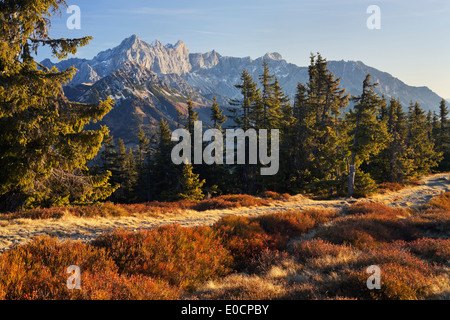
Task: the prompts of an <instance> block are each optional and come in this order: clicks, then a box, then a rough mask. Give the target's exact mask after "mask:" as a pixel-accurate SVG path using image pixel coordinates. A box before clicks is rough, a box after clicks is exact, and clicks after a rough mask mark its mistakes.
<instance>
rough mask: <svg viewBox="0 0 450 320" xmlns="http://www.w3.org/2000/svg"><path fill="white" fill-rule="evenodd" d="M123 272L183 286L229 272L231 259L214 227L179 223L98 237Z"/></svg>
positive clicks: (99, 242)
mask: <svg viewBox="0 0 450 320" xmlns="http://www.w3.org/2000/svg"><path fill="white" fill-rule="evenodd" d="M93 245H94V246H96V247H100V248H105V249H106V251H107V253H108V255H109V256H110V257H111V258H112V259H113V260H114V261H115V262H116V264H117V266H118V268H119V271H120V272H121V273H125V274H129V275H133V274H141V275H146V276H151V277H153V278H158V279H163V280H166V281H168V282H169V283H170V284H172V285H175V286H179V287H182V288H187V289H190V288H193V287H194V286H195V285H197V284H199V283H201V282H203V281H205V280H208V279H211V278H215V277H219V276H223V275H224V274H226V273H227V272H228V271H229V266H230V265H231V262H232V258H231V256H230V254H229V252H228V251H227V250H226V249H225V248H224V247H223V246H222V245H221V244H220V241H219V239H218V238H217V236H216V234H215V232H213V230H212V229H211V228H206V227H205V228H183V227H180V226H179V225H176V224H175V225H170V226H164V227H159V228H156V229H152V230H140V231H138V232H130V231H115V232H113V233H109V234H106V235H102V236H100V237H99V238H97V239H96V240H95V241H94V242H93Z"/></svg>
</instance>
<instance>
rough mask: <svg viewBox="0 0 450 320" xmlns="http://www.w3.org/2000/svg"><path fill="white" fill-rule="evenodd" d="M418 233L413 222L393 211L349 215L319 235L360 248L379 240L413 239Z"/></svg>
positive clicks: (321, 231)
mask: <svg viewBox="0 0 450 320" xmlns="http://www.w3.org/2000/svg"><path fill="white" fill-rule="evenodd" d="M417 234H418V231H417V229H416V228H415V227H414V226H413V224H412V223H410V222H409V221H408V220H406V219H402V218H401V217H399V216H397V215H396V214H395V213H394V212H392V211H387V212H385V213H367V214H366V215H357V216H347V217H345V218H340V219H337V220H336V221H335V223H334V224H333V225H332V226H330V227H328V228H326V229H323V230H319V232H318V236H319V237H321V238H323V239H326V240H328V241H330V242H332V243H335V244H345V243H347V244H352V245H354V246H357V247H359V248H365V247H367V246H369V247H370V246H374V245H377V242H392V241H396V240H406V241H411V240H413V239H415V238H417Z"/></svg>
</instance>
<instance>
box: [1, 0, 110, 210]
mask: <svg viewBox="0 0 450 320" xmlns="http://www.w3.org/2000/svg"><path fill="white" fill-rule="evenodd" d="M65 7H66V3H65V1H63V0H23V1H13V0H5V1H0V12H1V14H0V25H1V28H0V39H1V41H0V154H1V156H0V167H1V168H2V172H1V173H0V207H2V208H3V209H14V208H16V207H18V206H22V205H26V206H27V205H28V206H39V205H53V204H59V205H60V204H64V203H67V202H70V201H72V202H89V201H96V200H98V199H101V198H104V197H106V196H108V195H109V194H110V193H111V192H112V189H111V188H110V186H109V184H108V174H105V175H103V176H90V175H89V170H88V168H87V166H86V163H87V161H88V160H90V159H92V158H93V157H94V156H95V155H96V154H97V152H98V151H99V149H100V146H101V143H102V141H103V138H104V137H105V136H106V135H107V133H108V129H107V128H106V127H101V129H99V130H85V126H86V125H87V124H89V123H92V122H95V121H97V120H100V119H102V117H103V116H105V115H106V114H107V113H108V112H109V111H110V110H111V108H112V101H111V100H107V101H105V102H101V103H99V104H81V103H74V102H69V101H68V100H67V99H66V98H65V96H64V93H63V90H62V85H63V84H65V83H67V82H68V81H70V79H71V78H72V77H73V75H74V73H75V69H74V68H73V67H72V68H69V69H67V70H64V71H59V70H57V69H56V68H53V69H51V70H49V69H47V68H45V67H44V66H42V65H40V64H39V63H38V62H36V61H34V58H33V53H36V52H37V51H38V49H39V48H40V46H43V45H46V46H49V47H50V49H51V51H52V53H53V56H54V57H56V58H59V59H64V58H66V57H67V56H68V55H69V54H74V53H76V51H77V48H78V47H80V46H84V45H86V44H87V43H88V42H89V41H90V40H91V39H92V38H91V37H84V38H80V39H65V38H63V39H52V38H50V36H49V26H50V18H51V17H52V15H54V14H57V13H59V12H61V8H65ZM74 184H76V185H78V187H77V188H76V189H77V190H78V192H74V191H73V186H74Z"/></svg>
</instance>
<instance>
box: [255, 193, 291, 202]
mask: <svg viewBox="0 0 450 320" xmlns="http://www.w3.org/2000/svg"><path fill="white" fill-rule="evenodd" d="M261 197H262V198H265V199H272V200H282V201H286V200H289V199H290V198H291V195H290V194H289V193H278V192H274V191H264V192H263V193H261Z"/></svg>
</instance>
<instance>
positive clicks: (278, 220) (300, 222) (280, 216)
mask: <svg viewBox="0 0 450 320" xmlns="http://www.w3.org/2000/svg"><path fill="white" fill-rule="evenodd" d="M335 216H336V212H335V211H334V210H321V209H307V210H304V211H286V212H279V213H273V214H268V215H263V216H260V217H257V218H254V220H255V221H258V223H259V224H260V225H261V227H262V228H263V229H264V231H266V232H267V233H269V234H274V235H279V236H282V237H286V238H288V239H289V238H291V237H295V236H300V235H302V234H303V233H304V232H306V231H308V230H309V229H311V228H313V227H315V226H316V225H319V224H323V223H325V222H327V221H329V220H331V219H332V218H334V217H335Z"/></svg>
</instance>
